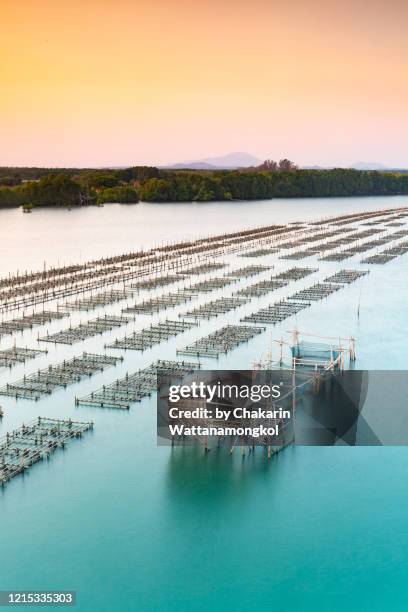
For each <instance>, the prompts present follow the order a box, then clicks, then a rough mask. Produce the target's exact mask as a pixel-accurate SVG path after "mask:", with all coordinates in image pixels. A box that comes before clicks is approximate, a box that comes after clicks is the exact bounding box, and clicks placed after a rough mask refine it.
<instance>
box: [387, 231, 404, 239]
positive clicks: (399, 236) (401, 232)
mask: <svg viewBox="0 0 408 612" xmlns="http://www.w3.org/2000/svg"><path fill="white" fill-rule="evenodd" d="M406 236H408V230H400V231H399V232H394V233H393V234H391V238H405V237H406Z"/></svg>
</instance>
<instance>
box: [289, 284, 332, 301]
mask: <svg viewBox="0 0 408 612" xmlns="http://www.w3.org/2000/svg"><path fill="white" fill-rule="evenodd" d="M339 289H341V285H334V284H332V283H316V285H312V286H311V287H307V288H306V289H301V290H300V291H297V293H295V294H294V295H292V296H291V300H302V301H305V302H316V301H318V300H323V299H324V298H326V297H328V296H329V295H331V294H332V293H335V292H336V291H338V290H339Z"/></svg>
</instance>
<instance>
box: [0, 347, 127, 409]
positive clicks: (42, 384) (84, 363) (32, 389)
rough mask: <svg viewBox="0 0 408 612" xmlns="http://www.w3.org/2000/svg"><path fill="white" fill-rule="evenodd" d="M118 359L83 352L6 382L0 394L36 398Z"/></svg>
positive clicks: (110, 364)
mask: <svg viewBox="0 0 408 612" xmlns="http://www.w3.org/2000/svg"><path fill="white" fill-rule="evenodd" d="M118 361H123V357H113V356H111V355H94V354H92V353H83V354H82V355H81V356H80V357H73V358H72V359H68V360H65V361H63V362H61V363H59V364H57V365H54V366H48V368H44V369H43V370H37V372H34V373H33V374H29V375H28V376H24V377H23V378H21V379H20V380H17V381H16V382H14V383H8V384H7V385H5V386H4V387H1V388H0V395H7V396H9V397H14V398H16V399H19V398H21V399H30V400H38V399H40V398H41V397H42V396H44V395H50V394H51V393H53V391H55V389H57V388H58V387H64V388H65V387H67V386H68V385H71V384H73V383H76V382H79V381H81V380H82V379H83V378H85V377H86V376H92V375H93V374H95V373H96V372H103V371H104V370H105V369H106V368H108V367H111V366H114V365H116V364H117V363H118Z"/></svg>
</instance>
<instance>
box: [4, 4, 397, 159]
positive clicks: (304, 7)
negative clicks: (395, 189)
mask: <svg viewBox="0 0 408 612" xmlns="http://www.w3.org/2000/svg"><path fill="white" fill-rule="evenodd" d="M0 9H1V10H0V23H1V25H0V28H1V32H0V58H1V63H0V92H1V95H0V165H33V166H34V165H37V166H103V165H131V164H143V163H148V164H163V163H167V162H176V161H181V160H188V159H196V158H201V157H207V156H210V155H220V154H224V153H227V152H230V151H248V152H250V153H253V154H254V155H256V156H258V157H260V158H281V157H284V156H286V157H290V158H291V159H293V160H295V161H296V162H297V163H299V164H321V165H348V164H351V163H353V162H356V161H360V160H364V161H377V162H382V163H384V164H387V165H391V166H394V167H395V166H399V167H402V166H405V167H407V166H408V120H407V119H408V117H407V115H408V70H407V68H408V36H407V35H406V28H407V23H408V2H407V1H406V0H403V1H402V0H388V1H387V2H384V1H381V2H379V1H378V0H364V1H363V0H336V1H333V0H316V1H313V0H312V1H310V0H293V1H287V2H285V1H284V0H279V1H275V0H269V1H267V0H251V1H247V2H244V1H243V0H224V1H223V2H222V1H220V0H203V1H201V2H200V1H194V0H190V1H187V0H184V1H183V0H38V1H37V0H18V1H16V0H0Z"/></svg>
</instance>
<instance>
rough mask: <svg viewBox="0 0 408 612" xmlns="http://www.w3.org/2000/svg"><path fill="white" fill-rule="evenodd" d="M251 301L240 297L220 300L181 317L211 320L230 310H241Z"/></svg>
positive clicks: (208, 303)
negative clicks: (241, 307) (240, 308)
mask: <svg viewBox="0 0 408 612" xmlns="http://www.w3.org/2000/svg"><path fill="white" fill-rule="evenodd" d="M248 301H249V300H248V299H246V298H238V297H227V298H220V299H219V300H213V301H212V302H207V303H206V304H202V305H201V306H198V307H197V308H194V309H193V310H190V311H188V312H186V313H183V314H180V315H179V316H180V317H182V318H187V319H211V318H212V317H218V315H220V314H225V313H226V312H229V311H230V310H234V309H235V308H239V307H240V306H243V305H244V304H246V303H247V302H248Z"/></svg>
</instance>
